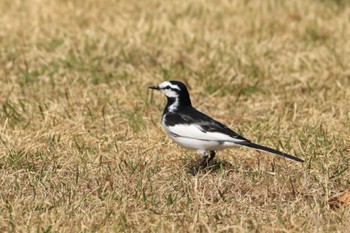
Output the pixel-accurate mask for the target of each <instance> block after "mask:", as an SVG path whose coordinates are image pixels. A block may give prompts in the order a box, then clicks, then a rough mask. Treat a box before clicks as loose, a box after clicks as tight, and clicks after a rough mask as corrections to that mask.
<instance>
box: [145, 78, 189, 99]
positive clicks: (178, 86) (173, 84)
mask: <svg viewBox="0 0 350 233" xmlns="http://www.w3.org/2000/svg"><path fill="white" fill-rule="evenodd" d="M149 88H150V89H153V90H159V91H161V92H163V94H164V95H165V96H166V97H167V98H168V99H179V100H180V102H182V104H184V105H188V104H189V105H191V101H190V95H189V93H188V90H187V87H186V85H185V84H184V83H182V82H180V81H165V82H162V83H161V84H159V85H158V86H151V87H149Z"/></svg>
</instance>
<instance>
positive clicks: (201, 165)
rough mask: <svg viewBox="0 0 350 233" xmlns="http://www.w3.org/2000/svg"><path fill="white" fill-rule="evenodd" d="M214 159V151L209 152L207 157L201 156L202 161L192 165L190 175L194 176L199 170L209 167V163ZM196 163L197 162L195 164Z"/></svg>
mask: <svg viewBox="0 0 350 233" xmlns="http://www.w3.org/2000/svg"><path fill="white" fill-rule="evenodd" d="M214 157H215V151H213V150H211V151H210V153H209V156H203V158H202V160H200V161H199V164H197V165H194V166H193V167H192V169H191V173H192V175H193V176H195V175H196V174H197V173H198V172H199V171H200V170H203V169H205V168H207V167H209V164H210V162H211V161H212V160H213V159H214ZM197 163H198V162H197Z"/></svg>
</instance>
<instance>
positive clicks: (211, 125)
mask: <svg viewBox="0 0 350 233" xmlns="http://www.w3.org/2000/svg"><path fill="white" fill-rule="evenodd" d="M165 122H166V124H167V125H169V126H174V125H175V124H193V123H195V124H198V125H200V126H201V128H202V129H203V132H218V133H223V134H227V135H229V136H230V137H232V138H236V139H241V140H245V141H247V142H249V140H248V139H246V138H244V137H242V136H240V135H238V134H237V133H236V132H234V131H232V130H231V129H230V128H228V127H227V126H225V125H223V124H222V123H220V122H218V121H216V120H214V119H213V118H211V117H209V116H207V115H205V114H204V113H202V112H200V111H198V110H196V109H194V108H192V107H187V108H184V109H182V110H181V111H177V112H168V113H167V114H166V117H165Z"/></svg>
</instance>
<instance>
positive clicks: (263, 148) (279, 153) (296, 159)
mask: <svg viewBox="0 0 350 233" xmlns="http://www.w3.org/2000/svg"><path fill="white" fill-rule="evenodd" d="M240 145H242V146H245V147H249V148H254V149H256V150H260V151H266V152H269V153H271V154H275V155H279V156H282V157H285V158H288V159H291V160H294V161H297V162H302V163H303V162H304V160H302V159H300V158H298V157H295V156H293V155H289V154H286V153H283V152H281V151H278V150H275V149H272V148H269V147H266V146H261V145H258V144H255V143H252V142H244V143H242V144H240Z"/></svg>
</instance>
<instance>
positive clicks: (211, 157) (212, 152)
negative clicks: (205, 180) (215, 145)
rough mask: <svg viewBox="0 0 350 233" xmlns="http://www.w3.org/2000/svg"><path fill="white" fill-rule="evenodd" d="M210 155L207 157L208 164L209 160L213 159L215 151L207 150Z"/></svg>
mask: <svg viewBox="0 0 350 233" xmlns="http://www.w3.org/2000/svg"><path fill="white" fill-rule="evenodd" d="M209 154H210V157H209V159H208V164H209V163H210V161H212V160H213V158H214V157H215V151H213V150H211V151H209Z"/></svg>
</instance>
